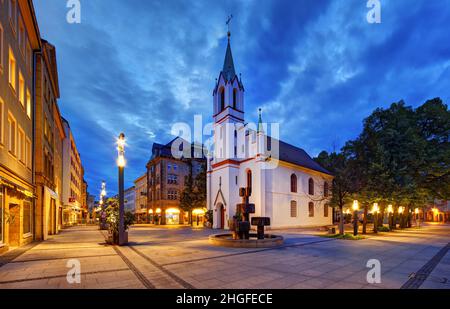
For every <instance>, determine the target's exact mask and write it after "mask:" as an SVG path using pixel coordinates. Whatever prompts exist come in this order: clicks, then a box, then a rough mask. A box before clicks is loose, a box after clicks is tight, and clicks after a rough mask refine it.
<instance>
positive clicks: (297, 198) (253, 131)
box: [207, 34, 333, 229]
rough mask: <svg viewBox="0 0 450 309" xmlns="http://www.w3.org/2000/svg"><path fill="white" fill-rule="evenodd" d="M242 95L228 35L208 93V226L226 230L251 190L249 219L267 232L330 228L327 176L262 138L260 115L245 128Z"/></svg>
mask: <svg viewBox="0 0 450 309" xmlns="http://www.w3.org/2000/svg"><path fill="white" fill-rule="evenodd" d="M244 93H245V91H244V86H243V83H242V80H241V79H240V78H238V76H237V75H236V71H235V68H234V62H233V56H232V53H231V46H230V34H228V46H227V51H226V55H225V62H224V66H223V69H222V71H221V72H220V75H219V78H218V80H217V82H216V86H215V88H214V92H213V98H214V100H213V101H214V115H213V118H214V137H213V139H214V150H213V152H212V155H211V156H210V157H209V158H208V167H207V168H208V174H207V208H208V209H209V210H213V216H214V218H213V221H214V223H213V227H214V228H216V229H228V220H229V219H232V218H233V216H234V215H235V211H236V204H238V203H241V202H242V198H241V197H240V196H239V188H241V187H251V189H252V195H251V197H250V203H254V204H255V208H256V209H255V210H256V213H255V214H252V215H251V217H252V216H256V217H269V218H270V221H271V227H270V228H272V229H274V228H290V227H308V226H326V225H331V224H332V220H333V219H332V209H331V208H330V207H329V206H328V200H329V196H330V195H331V183H332V179H333V176H332V175H331V174H330V172H328V171H327V170H326V169H324V168H323V167H321V166H320V165H319V164H318V163H316V162H315V161H314V160H313V159H312V158H311V157H310V156H309V155H308V154H307V153H306V152H305V151H304V150H303V149H300V148H297V147H295V146H292V145H290V144H287V143H284V142H282V141H279V140H278V139H274V138H271V137H268V136H267V135H268V134H266V133H265V132H266V130H267V125H263V123H262V120H261V114H260V118H259V123H258V125H256V124H253V126H252V125H248V124H246V123H245V117H244ZM280 129H281V130H282V128H280ZM271 135H272V136H273V134H271Z"/></svg>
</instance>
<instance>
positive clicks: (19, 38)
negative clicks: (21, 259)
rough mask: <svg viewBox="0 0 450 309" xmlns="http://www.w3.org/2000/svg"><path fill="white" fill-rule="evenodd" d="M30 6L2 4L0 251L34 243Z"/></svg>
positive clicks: (18, 0) (22, 1)
mask: <svg viewBox="0 0 450 309" xmlns="http://www.w3.org/2000/svg"><path fill="white" fill-rule="evenodd" d="M40 48H41V42H40V34H39V30H38V27H37V22H36V17H35V13H34V9H33V6H32V3H31V2H29V1H26V0H3V1H0V252H2V251H6V250H8V247H17V246H22V245H24V244H27V243H29V242H31V241H33V239H34V237H35V235H34V224H35V223H34V222H33V221H34V220H33V218H34V197H35V195H34V191H35V190H34V179H33V177H34V175H33V165H34V164H33V154H32V152H33V146H32V143H33V142H32V141H33V116H34V115H33V106H34V102H33V93H32V92H33V83H34V77H33V76H34V67H35V60H34V51H38V50H40Z"/></svg>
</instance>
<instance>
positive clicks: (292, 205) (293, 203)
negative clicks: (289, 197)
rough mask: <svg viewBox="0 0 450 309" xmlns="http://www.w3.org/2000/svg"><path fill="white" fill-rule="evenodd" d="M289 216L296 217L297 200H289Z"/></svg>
mask: <svg viewBox="0 0 450 309" xmlns="http://www.w3.org/2000/svg"><path fill="white" fill-rule="evenodd" d="M291 218H297V201H291Z"/></svg>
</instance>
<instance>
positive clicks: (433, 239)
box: [0, 225, 450, 289]
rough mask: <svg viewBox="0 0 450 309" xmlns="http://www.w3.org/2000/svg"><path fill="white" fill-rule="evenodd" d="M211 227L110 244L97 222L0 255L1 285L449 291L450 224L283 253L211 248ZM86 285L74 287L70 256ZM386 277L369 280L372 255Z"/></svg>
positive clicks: (313, 243)
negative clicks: (122, 244) (69, 276)
mask: <svg viewBox="0 0 450 309" xmlns="http://www.w3.org/2000/svg"><path fill="white" fill-rule="evenodd" d="M211 233H214V231H211V230H207V229H190V228H180V227H177V228H164V227H150V226H137V227H133V228H132V229H131V231H130V233H129V239H130V241H131V243H130V245H129V246H127V247H113V246H107V245H105V239H104V236H103V234H102V233H101V232H100V231H99V230H98V229H97V227H74V228H70V229H67V230H64V231H63V232H62V233H61V234H59V235H57V236H53V237H52V238H51V239H49V240H47V241H44V242H41V243H37V244H33V245H30V246H28V247H26V248H22V249H21V251H16V252H14V251H12V252H10V253H8V254H5V255H3V256H0V289H12V288H14V289H16V288H44V289H45V288H94V289H114V288H136V289H145V288H147V289H154V288H157V289H159V288H179V289H192V288H238V289H239V288H260V289H268V288H274V289H275V288H299V289H301V288H338V289H350V288H351V289H353V288H355V289H360V288H363V289H366V288H368V289H371V288H445V289H449V288H450V282H449V281H450V250H449V247H450V246H448V244H449V242H450V226H448V225H439V226H438V225H436V226H433V225H431V226H425V227H422V228H421V229H410V230H405V231H397V232H393V233H387V234H381V235H378V236H370V237H368V238H367V239H364V240H359V241H348V240H333V239H328V238H322V237H317V236H314V235H312V233H311V232H306V231H304V230H285V231H277V233H281V234H282V235H283V236H284V237H285V239H286V243H285V246H283V247H281V248H276V249H236V248H221V247H213V246H211V245H209V244H208V236H209V235H210V234H211ZM74 259H75V260H78V261H79V262H80V265H81V283H80V284H69V283H68V282H67V273H68V271H69V270H70V268H69V267H68V265H67V263H68V261H69V260H74ZM370 259H378V260H379V261H380V262H381V283H380V284H368V283H367V279H366V278H367V272H368V271H369V268H367V267H366V264H367V262H368V260H370Z"/></svg>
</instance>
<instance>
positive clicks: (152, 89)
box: [34, 0, 450, 195]
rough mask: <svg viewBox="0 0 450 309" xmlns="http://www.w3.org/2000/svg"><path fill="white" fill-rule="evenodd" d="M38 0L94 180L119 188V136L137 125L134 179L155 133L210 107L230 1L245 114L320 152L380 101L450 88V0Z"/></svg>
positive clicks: (162, 137) (447, 96) (449, 95)
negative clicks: (373, 12)
mask: <svg viewBox="0 0 450 309" xmlns="http://www.w3.org/2000/svg"><path fill="white" fill-rule="evenodd" d="M80 2H81V14H82V15H81V24H68V23H67V22H66V13H67V11H68V9H67V8H66V1H65V0H34V3H35V7H36V14H37V18H38V22H39V25H40V31H41V35H42V36H43V37H44V38H46V39H47V40H49V41H50V42H52V43H53V44H55V45H56V48H57V53H58V66H59V81H60V88H61V99H60V100H59V105H60V108H61V111H62V114H63V116H64V117H66V118H67V119H68V120H69V122H70V124H71V127H72V129H73V132H74V135H75V138H76V142H77V145H78V148H79V151H80V153H81V156H82V160H83V164H84V166H85V170H86V175H85V178H86V180H87V181H88V183H89V191H90V192H91V193H92V194H95V195H98V193H99V187H100V182H101V180H102V179H105V180H106V181H107V183H108V188H109V192H110V193H112V192H114V191H116V187H117V177H116V176H117V175H116V174H117V172H116V167H115V158H116V152H115V148H114V147H115V146H114V142H115V137H116V136H117V135H118V134H119V133H120V132H121V131H124V132H125V133H126V135H127V138H128V139H127V143H128V147H127V153H126V156H127V160H128V168H127V170H126V181H127V184H128V185H131V184H132V181H133V180H134V179H135V178H137V177H138V176H140V175H141V174H143V173H144V172H145V164H146V162H147V161H148V159H149V157H150V152H151V147H152V143H153V142H162V143H164V142H168V141H169V140H170V139H171V138H172V137H171V135H170V129H171V126H172V124H173V123H175V122H188V123H192V122H193V116H194V115H195V114H202V115H203V117H204V119H205V120H204V121H205V122H206V121H208V122H209V121H211V115H212V89H213V86H214V81H215V78H216V77H218V74H219V71H220V70H221V68H222V65H223V59H224V54H225V49H226V26H225V20H226V17H227V15H229V14H230V13H232V14H233V16H234V20H233V24H232V50H233V56H234V61H235V66H236V70H237V72H241V73H242V79H243V82H244V85H245V88H246V107H245V109H246V119H247V120H248V121H254V120H256V119H257V109H258V107H262V108H263V111H264V115H263V117H264V121H266V122H279V123H281V128H280V129H281V137H282V139H284V140H285V141H287V142H289V143H292V144H294V145H296V146H299V147H302V148H304V149H305V150H306V151H307V152H309V153H310V154H311V155H313V156H314V155H317V154H318V153H319V152H320V151H321V150H332V149H333V148H340V147H341V146H342V145H343V143H344V142H345V141H346V140H348V139H352V138H354V137H356V136H357V134H358V133H359V132H360V130H361V128H362V121H363V119H364V118H365V117H367V116H368V115H369V114H370V113H371V112H372V111H373V110H374V109H375V108H377V107H387V106H388V105H389V104H390V103H392V102H396V101H399V100H401V99H404V100H405V101H406V102H407V104H409V105H412V106H418V105H420V104H421V103H423V102H424V101H426V100H427V99H431V98H434V97H441V98H442V99H443V100H444V101H445V102H446V103H448V102H449V101H450V32H449V29H450V28H449V21H450V5H449V1H446V0H442V1H441V0H422V1H410V0H381V4H382V23H381V24H369V23H368V22H367V20H366V14H367V12H368V9H367V8H366V3H367V1H365V0H346V1H337V0H335V1H331V0H273V1H269V0H255V1H250V0H246V1H209V0H205V1H195V0H194V1H187V0H80Z"/></svg>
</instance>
